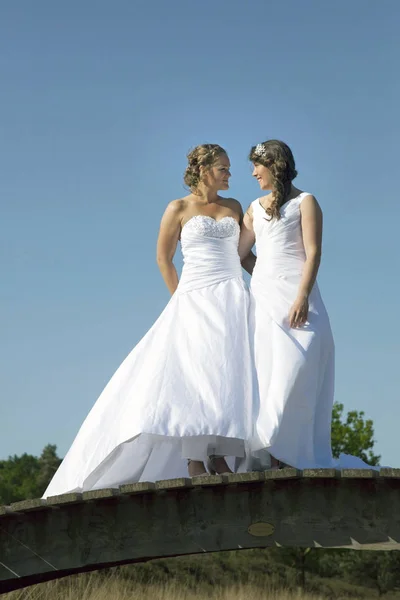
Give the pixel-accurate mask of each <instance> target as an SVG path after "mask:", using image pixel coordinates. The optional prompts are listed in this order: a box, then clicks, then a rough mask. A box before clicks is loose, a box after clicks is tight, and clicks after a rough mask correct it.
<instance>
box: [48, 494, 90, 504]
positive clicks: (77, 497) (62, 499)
mask: <svg viewBox="0 0 400 600" xmlns="http://www.w3.org/2000/svg"><path fill="white" fill-rule="evenodd" d="M46 501H47V504H48V506H61V505H63V504H76V503H77V502H82V494H78V493H72V494H61V495H60V496H49V497H48V498H46Z"/></svg>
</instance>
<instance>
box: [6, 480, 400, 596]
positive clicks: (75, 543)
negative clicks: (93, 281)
mask: <svg viewBox="0 0 400 600" xmlns="http://www.w3.org/2000/svg"><path fill="white" fill-rule="evenodd" d="M268 546H292V547H295V546H297V547H307V548H308V547H321V548H352V549H360V550H363V549H367V550H371V549H372V550H391V549H393V550H399V549H400V469H382V470H381V471H380V473H377V472H376V471H373V470H372V469H371V470H369V469H366V470H356V469H348V470H343V471H335V470H333V469H316V470H311V469H310V470H305V471H303V472H300V471H297V470H296V469H283V470H281V471H267V472H262V473H260V472H256V473H244V474H232V475H222V476H221V475H214V476H201V477H194V478H193V479H172V480H165V481H158V482H156V483H133V484H128V485H123V486H121V487H120V488H119V489H105V490H95V491H91V492H85V493H83V494H65V495H62V496H55V497H52V498H47V500H41V499H38V500H26V501H22V502H16V503H14V504H11V505H10V506H3V507H0V591H1V592H5V591H10V590H13V589H17V588H20V587H24V586H26V585H30V584H32V583H38V582H40V581H47V580H50V579H55V578H58V577H63V576H65V575H68V574H71V573H79V572H84V571H89V570H94V569H99V568H103V567H109V566H116V565H120V564H126V563H133V562H141V561H147V560H151V559H153V558H161V557H171V556H178V555H184V554H196V553H201V552H217V551H221V550H237V549H244V548H265V547H268Z"/></svg>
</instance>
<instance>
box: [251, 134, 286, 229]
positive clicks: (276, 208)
mask: <svg viewBox="0 0 400 600" xmlns="http://www.w3.org/2000/svg"><path fill="white" fill-rule="evenodd" d="M249 160H250V161H251V162H252V163H256V164H260V165H264V167H268V169H269V170H270V172H271V175H272V181H273V189H272V191H273V194H274V199H273V201H272V203H271V205H270V206H269V207H268V208H267V209H266V210H265V212H266V213H267V215H268V216H269V217H270V219H269V220H271V219H280V218H281V213H280V208H281V206H282V205H283V204H285V202H286V200H287V197H288V196H289V194H290V189H291V185H292V181H293V179H294V178H295V177H296V176H297V171H296V165H295V162H294V157H293V154H292V151H291V149H290V148H289V146H288V145H287V144H285V142H281V141H279V140H267V141H266V142H262V144H258V145H257V146H253V147H252V149H251V150H250V154H249Z"/></svg>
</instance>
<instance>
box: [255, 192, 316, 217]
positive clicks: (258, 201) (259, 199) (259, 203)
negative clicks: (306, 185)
mask: <svg viewBox="0 0 400 600" xmlns="http://www.w3.org/2000/svg"><path fill="white" fill-rule="evenodd" d="M303 194H304V195H306V196H307V192H300V194H298V195H297V196H295V197H294V198H290V200H286V202H284V203H283V204H282V205H281V206H280V208H279V210H282V208H283V207H284V206H286V204H289V202H293V200H297V199H298V198H300V196H302V195H303ZM256 202H257V204H258V205H259V207H260V208H262V209H263V211H264V212H265V213H266V212H267V211H266V210H265V208H264V207H263V205H262V204H261V198H257V200H256Z"/></svg>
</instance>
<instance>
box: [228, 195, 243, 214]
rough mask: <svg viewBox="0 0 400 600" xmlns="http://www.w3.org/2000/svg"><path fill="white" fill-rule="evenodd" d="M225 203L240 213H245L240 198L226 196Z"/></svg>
mask: <svg viewBox="0 0 400 600" xmlns="http://www.w3.org/2000/svg"><path fill="white" fill-rule="evenodd" d="M224 204H225V206H227V207H229V208H230V209H231V210H233V211H234V212H236V213H237V214H238V215H243V208H242V205H241V204H240V202H239V200H236V199H235V198H224Z"/></svg>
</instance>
